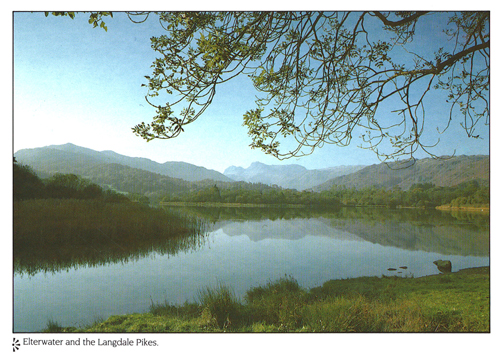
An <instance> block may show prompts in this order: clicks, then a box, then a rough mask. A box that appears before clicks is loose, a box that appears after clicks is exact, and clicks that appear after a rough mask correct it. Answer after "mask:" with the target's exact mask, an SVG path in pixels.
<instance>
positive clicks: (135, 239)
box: [14, 200, 204, 275]
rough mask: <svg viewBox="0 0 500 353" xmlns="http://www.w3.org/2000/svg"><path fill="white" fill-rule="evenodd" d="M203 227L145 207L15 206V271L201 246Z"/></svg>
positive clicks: (39, 203) (96, 262) (61, 267)
mask: <svg viewBox="0 0 500 353" xmlns="http://www.w3.org/2000/svg"><path fill="white" fill-rule="evenodd" d="M203 227H204V226H203V223H202V222H200V221H199V220H198V221H195V220H193V219H189V218H188V217H186V216H184V217H179V216H174V215H172V214H169V213H167V212H165V211H164V210H157V209H151V208H149V207H146V206H141V205H139V204H130V203H128V204H121V203H118V204H110V203H103V202H89V201H83V200H37V201H23V202H16V203H14V272H15V273H19V274H28V275H33V274H35V273H37V272H40V271H42V272H57V271H61V270H64V269H69V268H77V267H81V266H82V267H84V266H99V265H104V264H107V263H118V262H122V263H124V262H128V261H132V260H136V259H139V258H143V257H146V256H148V255H150V254H151V253H152V252H156V253H159V254H170V255H173V254H176V253H178V252H180V251H186V250H190V249H193V248H197V247H199V246H200V245H201V244H202V243H203V241H204V237H203V236H202V234H203Z"/></svg>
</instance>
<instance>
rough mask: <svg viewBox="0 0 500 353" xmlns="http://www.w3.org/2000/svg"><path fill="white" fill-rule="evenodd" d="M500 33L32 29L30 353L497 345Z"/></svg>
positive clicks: (94, 24)
mask: <svg viewBox="0 0 500 353" xmlns="http://www.w3.org/2000/svg"><path fill="white" fill-rule="evenodd" d="M71 6H73V5H69V6H67V7H71ZM138 6H139V7H140V6H141V5H140V4H139V5H138ZM330 6H331V7H335V4H330ZM373 6H374V5H371V7H373ZM47 7H48V8H49V6H47ZM375 7H378V5H375ZM50 8H51V9H54V7H50ZM59 8H61V7H59ZM111 9H112V7H111ZM490 15H491V13H490V11H489V10H477V11H472V10H466V11H456V10H446V8H444V9H441V10H437V11H436V10H434V11H423V10H419V11H399V10H398V11H396V10H394V11H386V10H384V11H382V10H380V11H373V10H368V9H367V10H353V11H347V10H342V11H336V10H328V11H326V10H325V11H323V10H307V11H305V10H304V11H302V10H276V11H274V10H267V9H266V10H265V11H264V10H262V11H253V10H252V11H249V10H248V11H247V10H242V11H235V10H232V9H231V7H229V8H228V9H227V10H222V9H217V10H203V11H202V10H189V11H181V10H175V11H173V10H172V11H134V12H129V11H123V10H122V11H86V10H85V11H73V12H71V11H43V10H22V11H18V10H15V11H12V12H11V20H12V37H11V38H10V41H11V46H12V144H11V148H12V154H10V155H9V158H10V160H11V162H10V165H9V166H8V168H12V183H11V187H12V188H11V195H12V199H10V200H11V201H10V202H9V207H10V209H11V210H12V217H11V222H12V228H11V229H12V235H11V237H12V243H11V244H12V246H11V248H10V249H9V251H10V252H11V254H12V261H11V263H9V264H8V267H9V268H10V269H11V272H10V274H9V277H10V280H11V282H12V293H11V298H12V299H11V301H12V312H11V318H10V321H11V323H12V327H11V331H10V333H9V336H10V338H9V340H11V341H12V340H13V352H17V351H19V352H21V353H22V352H23V351H25V350H26V351H27V350H28V349H32V350H33V351H35V350H37V349H41V348H44V349H50V351H52V349H56V348H57V347H60V348H65V349H67V348H71V346H73V347H74V348H75V349H79V350H80V351H84V350H90V349H95V348H97V347H99V348H102V349H106V348H110V349H111V348H113V349H114V351H116V349H117V348H118V349H122V348H123V349H125V348H134V347H135V348H147V349H150V350H151V349H155V348H159V349H160V348H161V347H163V348H161V349H162V350H164V349H165V348H167V349H168V339H169V338H168V337H169V336H168V335H162V334H167V333H168V334H175V333H183V334H196V335H193V337H195V338H197V337H198V338H200V339H211V338H212V337H215V338H216V339H218V340H222V341H221V342H223V340H224V339H225V337H228V338H229V337H231V336H232V339H234V338H235V337H243V338H242V339H243V340H244V341H251V340H252V339H253V338H254V337H261V336H264V337H265V338H266V339H267V338H269V337H277V340H286V339H287V338H290V339H293V340H299V339H301V337H304V338H305V337H306V336H308V337H309V338H311V337H310V336H309V335H304V334H318V335H313V337H312V339H313V340H314V337H318V338H319V339H324V338H325V337H328V340H329V341H332V342H333V341H334V340H335V339H336V338H335V337H337V336H336V334H354V335H347V336H348V339H349V340H351V341H355V340H356V337H357V336H356V335H355V334H366V333H378V334H387V333H393V334H396V333H397V334H403V333H420V334H431V333H438V334H441V335H439V336H436V337H443V339H448V338H447V337H451V335H442V334H445V333H454V334H456V333H482V334H486V335H482V337H484V338H485V339H486V338H487V337H489V336H490V334H491V328H490V321H491V312H490V294H491V289H490V165H491V164H490V109H491V107H490ZM253 333H258V334H259V335H257V336H254V335H249V334H253ZM231 334H233V335H231ZM234 334H245V335H242V336H240V335H234ZM247 334H248V335H247ZM276 334H278V335H276ZM280 334H283V335H280ZM292 334H293V335H292ZM325 334H329V335H325ZM170 337H177V336H175V335H174V336H170ZM181 337H182V339H183V340H186V341H189V340H190V337H191V336H186V335H182V336H181ZM296 337H298V338H296ZM339 337H343V335H339ZM360 337H361V336H360ZM369 337H370V338H373V340H374V342H375V340H377V337H379V336H377V335H374V336H369ZM383 337H384V336H383ZM391 337H393V336H391ZM395 337H398V335H396V336H395ZM410 337H411V338H410V342H411V341H412V340H418V336H414V335H413V336H410ZM454 337H457V336H454ZM467 337H470V336H469V335H466V337H465V339H467ZM475 337H477V336H475ZM479 338H481V337H479ZM386 339H390V337H389V338H387V337H386ZM457 339H458V341H457V342H459V341H460V340H461V339H462V336H458V338H457ZM410 342H408V343H407V344H409V345H410V346H411V343H410ZM219 345H220V344H219ZM42 346H43V347H42ZM219 347H220V348H221V347H222V346H219ZM35 348H36V349H35ZM388 350H389V351H392V350H390V349H388ZM385 351H387V350H385Z"/></svg>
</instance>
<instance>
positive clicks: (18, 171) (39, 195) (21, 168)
mask: <svg viewBox="0 0 500 353" xmlns="http://www.w3.org/2000/svg"><path fill="white" fill-rule="evenodd" d="M13 184H14V190H13V191H14V192H13V193H14V200H15V201H21V200H31V199H81V200H96V199H100V200H103V201H107V202H126V201H130V200H129V198H127V197H125V196H124V195H122V194H119V193H117V192H114V191H111V190H103V188H101V187H100V186H99V185H97V184H94V183H91V182H90V181H88V180H86V179H84V178H82V177H80V176H78V175H75V174H61V173H57V174H55V175H53V176H52V177H50V178H48V179H43V180H42V179H40V178H39V177H38V175H37V174H36V173H35V172H34V171H33V170H32V169H31V167H29V166H26V165H22V164H18V163H14V175H13Z"/></svg>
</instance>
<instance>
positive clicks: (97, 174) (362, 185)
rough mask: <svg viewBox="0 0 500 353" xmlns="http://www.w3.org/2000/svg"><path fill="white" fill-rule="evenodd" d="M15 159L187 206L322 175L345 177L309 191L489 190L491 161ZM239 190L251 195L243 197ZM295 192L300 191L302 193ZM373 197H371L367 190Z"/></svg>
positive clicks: (41, 151) (58, 150)
mask: <svg viewBox="0 0 500 353" xmlns="http://www.w3.org/2000/svg"><path fill="white" fill-rule="evenodd" d="M15 157H16V160H17V162H18V163H20V164H24V165H28V166H30V167H31V168H33V170H34V171H35V172H36V173H37V175H38V176H40V177H42V178H47V177H50V176H52V175H54V174H55V173H72V174H77V175H79V176H81V177H83V178H86V179H88V180H89V181H91V182H93V183H96V184H98V185H100V186H102V187H104V188H105V189H110V190H114V191H118V192H124V193H131V194H140V195H145V196H147V197H148V198H150V199H151V201H153V202H155V201H159V200H163V199H166V200H175V199H177V198H178V197H180V199H186V197H187V196H188V195H190V197H188V199H189V200H191V199H193V200H197V198H200V197H201V198H202V196H203V195H195V194H197V193H200V192H202V191H203V190H206V189H208V188H211V187H214V186H217V188H218V189H220V190H228V191H227V192H223V193H222V194H221V195H222V196H224V195H226V196H227V197H228V198H229V199H231V200H232V199H233V198H234V199H235V200H236V197H237V196H240V197H239V199H245V200H246V199H253V198H255V197H254V196H255V195H258V196H259V197H263V198H265V197H267V196H269V195H271V196H273V195H277V193H276V192H277V191H280V190H282V189H283V188H282V187H280V186H279V185H280V184H283V183H284V182H287V183H289V182H291V181H292V179H293V178H294V177H295V178H296V179H295V182H296V183H302V185H306V183H305V181H304V178H305V179H307V180H308V182H310V183H311V182H312V181H316V182H320V181H322V179H324V178H325V175H333V174H335V173H342V174H345V173H349V172H350V173H349V174H346V175H342V176H338V177H335V178H333V179H330V180H328V181H327V182H326V183H322V184H321V185H316V186H314V184H313V186H312V187H311V188H310V189H309V190H312V191H316V192H321V191H332V187H333V186H342V187H344V188H345V189H351V188H356V189H358V190H361V189H366V188H371V189H373V188H374V187H375V188H379V187H382V188H384V189H386V190H392V189H394V190H395V191H397V190H404V191H406V190H410V188H411V186H412V185H414V184H432V185H435V186H436V187H440V186H443V187H452V186H456V185H459V184H462V183H465V182H470V181H474V182H475V183H477V187H479V186H488V185H489V156H458V157H453V158H443V159H431V158H426V159H422V160H417V161H416V162H415V163H414V164H413V165H409V166H402V165H396V164H389V165H386V164H376V165H372V166H367V167H361V166H351V168H349V166H348V167H338V169H335V168H328V169H318V170H307V169H305V168H303V167H301V166H298V165H285V166H268V165H265V164H262V163H253V164H252V166H251V167H250V168H247V169H246V170H245V169H243V168H239V167H230V168H228V169H227V170H226V172H225V173H226V175H223V174H222V173H219V172H217V171H214V170H209V169H206V168H203V167H198V166H195V165H191V164H188V163H183V162H166V163H157V162H154V161H151V160H149V159H146V158H134V157H128V156H123V155H119V154H117V153H115V152H112V151H103V152H98V151H94V150H91V149H88V148H83V147H78V146H75V145H72V144H65V145H60V146H47V147H42V148H35V149H24V150H20V151H18V152H17V153H15ZM402 167H405V168H402ZM360 168H361V169H360ZM329 173H330V174H329ZM332 173H333V174H332ZM230 175H233V176H234V177H235V178H236V179H245V180H246V181H251V182H246V181H234V180H232V179H230V178H229V176H230ZM314 175H316V176H317V177H314ZM280 178H281V179H280ZM285 179H286V180H285ZM270 185H274V186H270ZM477 187H476V188H477ZM238 190H240V191H241V190H246V191H252V192H250V193H242V192H240V191H238ZM298 190H304V187H302V188H300V189H298ZM229 191H230V192H229ZM332 192H333V191H332ZM349 192H350V193H351V194H352V192H351V191H349ZM371 193H372V194H373V193H375V191H374V190H371ZM233 194H234V195H233ZM365 194H366V193H365ZM304 195H305V194H304ZM304 195H302V194H301V193H300V194H294V198H293V199H294V200H295V201H297V200H300V199H301V198H303V197H304ZM346 195H347V191H345V190H344V191H342V190H339V189H338V188H337V189H336V191H335V196H336V197H338V198H340V199H342V198H346V200H347V199H349V200H350V199H352V198H353V197H352V195H350V194H349V195H350V196H349V195H347V196H346ZM198 196H199V197H198ZM233 196H234V197H233ZM285 196H286V195H285ZM306 196H307V199H308V200H309V199H310V198H311V195H306ZM348 196H349V197H348ZM282 198H283V197H282ZM274 199H276V197H274V198H273V200H274ZM285 199H286V200H287V202H289V201H290V200H288V199H287V198H286V197H285V198H283V200H285ZM295 201H294V202H292V203H295ZM297 202H298V201H297ZM346 202H347V201H346Z"/></svg>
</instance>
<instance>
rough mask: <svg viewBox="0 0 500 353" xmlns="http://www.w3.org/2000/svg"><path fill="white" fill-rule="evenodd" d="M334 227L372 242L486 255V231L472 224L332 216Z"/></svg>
mask: <svg viewBox="0 0 500 353" xmlns="http://www.w3.org/2000/svg"><path fill="white" fill-rule="evenodd" d="M332 224H334V227H335V228H336V229H339V230H342V231H345V232H349V233H354V234H356V235H357V236H359V237H360V238H362V239H364V240H366V241H369V242H371V243H375V244H380V245H383V246H393V247H397V248H401V249H408V250H421V251H428V252H436V253H440V254H443V255H462V256H489V252H490V251H489V234H488V232H487V231H484V230H480V229H477V228H475V227H467V225H464V226H462V227H461V226H457V225H450V224H432V223H429V224H425V223H421V224H415V223H409V222H397V221H392V220H388V221H385V222H379V221H362V220H359V219H335V220H333V221H332Z"/></svg>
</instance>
